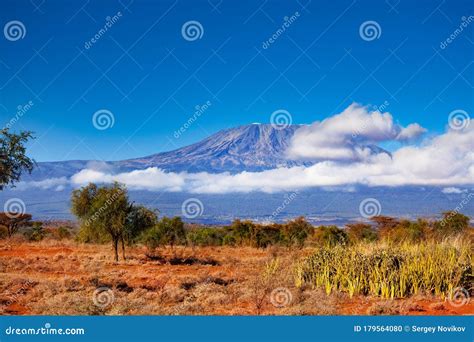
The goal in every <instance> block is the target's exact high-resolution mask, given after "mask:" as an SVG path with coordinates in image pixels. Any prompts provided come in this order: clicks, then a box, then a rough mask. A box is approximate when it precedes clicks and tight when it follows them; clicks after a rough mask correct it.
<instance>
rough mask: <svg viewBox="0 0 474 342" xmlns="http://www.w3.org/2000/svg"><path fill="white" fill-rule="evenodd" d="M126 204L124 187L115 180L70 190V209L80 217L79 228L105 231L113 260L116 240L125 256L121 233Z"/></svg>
mask: <svg viewBox="0 0 474 342" xmlns="http://www.w3.org/2000/svg"><path fill="white" fill-rule="evenodd" d="M129 208H130V204H129V201H128V196H127V190H126V188H125V187H124V186H122V185H120V184H118V183H114V184H113V185H110V186H101V187H98V186H97V185H95V184H89V185H87V186H86V187H83V188H81V189H78V190H74V191H73V193H72V199H71V210H72V212H73V213H74V214H75V215H76V216H77V217H78V218H79V219H80V220H81V224H82V229H85V230H86V231H87V232H90V233H94V234H96V235H97V236H103V235H108V236H109V238H110V240H111V241H112V247H113V250H114V257H115V261H118V245H119V242H120V241H121V242H122V256H123V259H124V260H125V243H124V239H125V236H124V235H125V226H126V219H127V215H128V213H129Z"/></svg>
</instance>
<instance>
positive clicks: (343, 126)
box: [287, 104, 426, 161]
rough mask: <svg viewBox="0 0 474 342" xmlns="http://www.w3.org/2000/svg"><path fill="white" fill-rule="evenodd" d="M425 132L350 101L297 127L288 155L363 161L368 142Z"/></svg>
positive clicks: (389, 115) (296, 157) (419, 127)
mask: <svg viewBox="0 0 474 342" xmlns="http://www.w3.org/2000/svg"><path fill="white" fill-rule="evenodd" d="M425 131H426V130H425V129H424V128H423V127H421V126H420V125H419V124H416V123H415V124H410V125H409V126H407V127H403V126H400V125H398V124H395V123H394V122H393V117H392V115H391V114H390V113H381V112H379V111H369V110H368V108H367V107H363V106H361V105H358V104H352V105H350V106H349V107H348V108H347V109H345V110H344V111H343V112H342V113H340V114H337V115H334V116H332V117H329V118H327V119H325V120H323V121H321V122H315V123H313V124H312V125H310V126H306V127H302V128H300V129H298V130H297V131H296V133H295V135H294V136H293V138H292V141H291V143H290V147H289V149H288V151H287V155H288V157H289V158H290V159H309V160H346V161H347V160H348V161H354V160H364V159H366V158H368V157H369V156H371V155H372V154H374V150H373V149H372V148H370V147H369V146H368V145H371V144H375V143H377V142H381V141H389V140H409V139H413V138H416V137H418V136H419V135H421V134H422V133H423V132H425ZM375 152H376V151H375Z"/></svg>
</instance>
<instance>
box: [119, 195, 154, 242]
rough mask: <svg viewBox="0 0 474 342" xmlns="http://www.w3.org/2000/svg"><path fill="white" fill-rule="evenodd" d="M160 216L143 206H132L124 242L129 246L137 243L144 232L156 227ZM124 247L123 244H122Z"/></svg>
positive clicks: (128, 215) (126, 223)
mask: <svg viewBox="0 0 474 342" xmlns="http://www.w3.org/2000/svg"><path fill="white" fill-rule="evenodd" d="M157 222H158V215H157V214H156V212H155V211H153V210H150V209H148V208H146V207H144V206H142V205H134V204H132V205H131V206H130V208H129V211H128V214H127V219H126V221H125V230H124V240H125V242H126V243H127V244H128V245H131V244H133V243H135V242H136V240H137V239H138V237H139V236H140V234H141V233H142V232H144V231H145V230H147V229H150V228H151V227H153V226H155V225H156V223H157ZM122 247H123V244H122Z"/></svg>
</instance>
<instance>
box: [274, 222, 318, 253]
mask: <svg viewBox="0 0 474 342" xmlns="http://www.w3.org/2000/svg"><path fill="white" fill-rule="evenodd" d="M313 230H314V228H313V226H312V225H311V224H310V223H308V221H306V219H305V218H304V217H302V216H301V217H298V218H297V219H295V220H292V221H289V222H287V223H286V224H285V225H284V226H283V229H282V240H283V243H284V244H286V245H287V246H292V245H297V246H299V247H301V246H303V244H304V242H305V241H306V239H307V238H308V236H309V235H310V234H311V233H312V232H313Z"/></svg>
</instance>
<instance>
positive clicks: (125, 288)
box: [0, 240, 473, 315]
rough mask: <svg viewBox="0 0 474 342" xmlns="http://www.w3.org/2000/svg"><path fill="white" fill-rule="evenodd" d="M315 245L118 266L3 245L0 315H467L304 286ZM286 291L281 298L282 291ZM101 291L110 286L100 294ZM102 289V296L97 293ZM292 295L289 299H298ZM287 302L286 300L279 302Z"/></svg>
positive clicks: (48, 244)
mask: <svg viewBox="0 0 474 342" xmlns="http://www.w3.org/2000/svg"><path fill="white" fill-rule="evenodd" d="M312 252H313V250H312V249H299V250H289V249H286V248H276V247H273V248H268V249H265V250H264V249H255V248H247V247H239V248H233V247H196V248H194V249H191V248H184V247H177V248H175V249H174V250H171V249H169V248H167V249H163V250H161V252H160V256H161V258H157V259H155V260H154V259H151V258H149V257H147V256H146V250H145V249H144V248H143V247H134V248H130V249H128V259H127V260H126V261H125V262H119V263H116V262H113V260H112V253H111V250H110V247H109V246H108V245H85V244H77V243H75V242H73V241H68V240H63V241H50V240H45V241H42V242H39V243H27V242H25V241H20V240H13V241H12V240H10V241H5V240H3V241H0V314H20V315H21V314H32V315H39V314H41V315H47V314H50V315H59V314H61V315H104V314H106V315H255V314H262V315H280V314H282V315H331V314H440V315H441V314H443V315H446V314H448V315H449V314H466V313H472V308H473V305H472V303H470V304H468V305H464V306H462V307H458V308H457V307H452V306H450V304H449V303H448V302H446V301H442V300H440V299H439V298H434V297H433V298H431V297H430V298H428V297H419V298H409V299H404V300H388V301H387V300H381V299H379V298H376V297H366V296H353V297H352V298H350V297H349V296H348V295H347V294H344V293H341V292H334V293H331V294H330V295H329V296H328V295H326V293H325V292H324V290H323V289H320V288H312V287H309V286H301V287H299V288H297V287H295V285H294V266H295V262H296V261H297V260H301V259H302V258H304V257H307V256H309V255H311V253H312ZM281 288H283V289H286V290H285V291H288V292H283V294H284V295H287V296H290V297H291V298H290V300H288V301H285V299H288V298H286V297H284V298H283V301H281V298H277V299H276V301H277V303H276V304H277V305H274V304H275V303H274V302H275V300H273V303H272V295H273V296H274V295H275V293H274V291H275V289H281ZM98 289H102V290H104V289H110V290H109V292H107V291H105V292H101V293H97V291H98ZM94 293H96V294H94ZM288 293H289V295H288ZM282 303H283V304H284V305H279V304H282Z"/></svg>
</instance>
